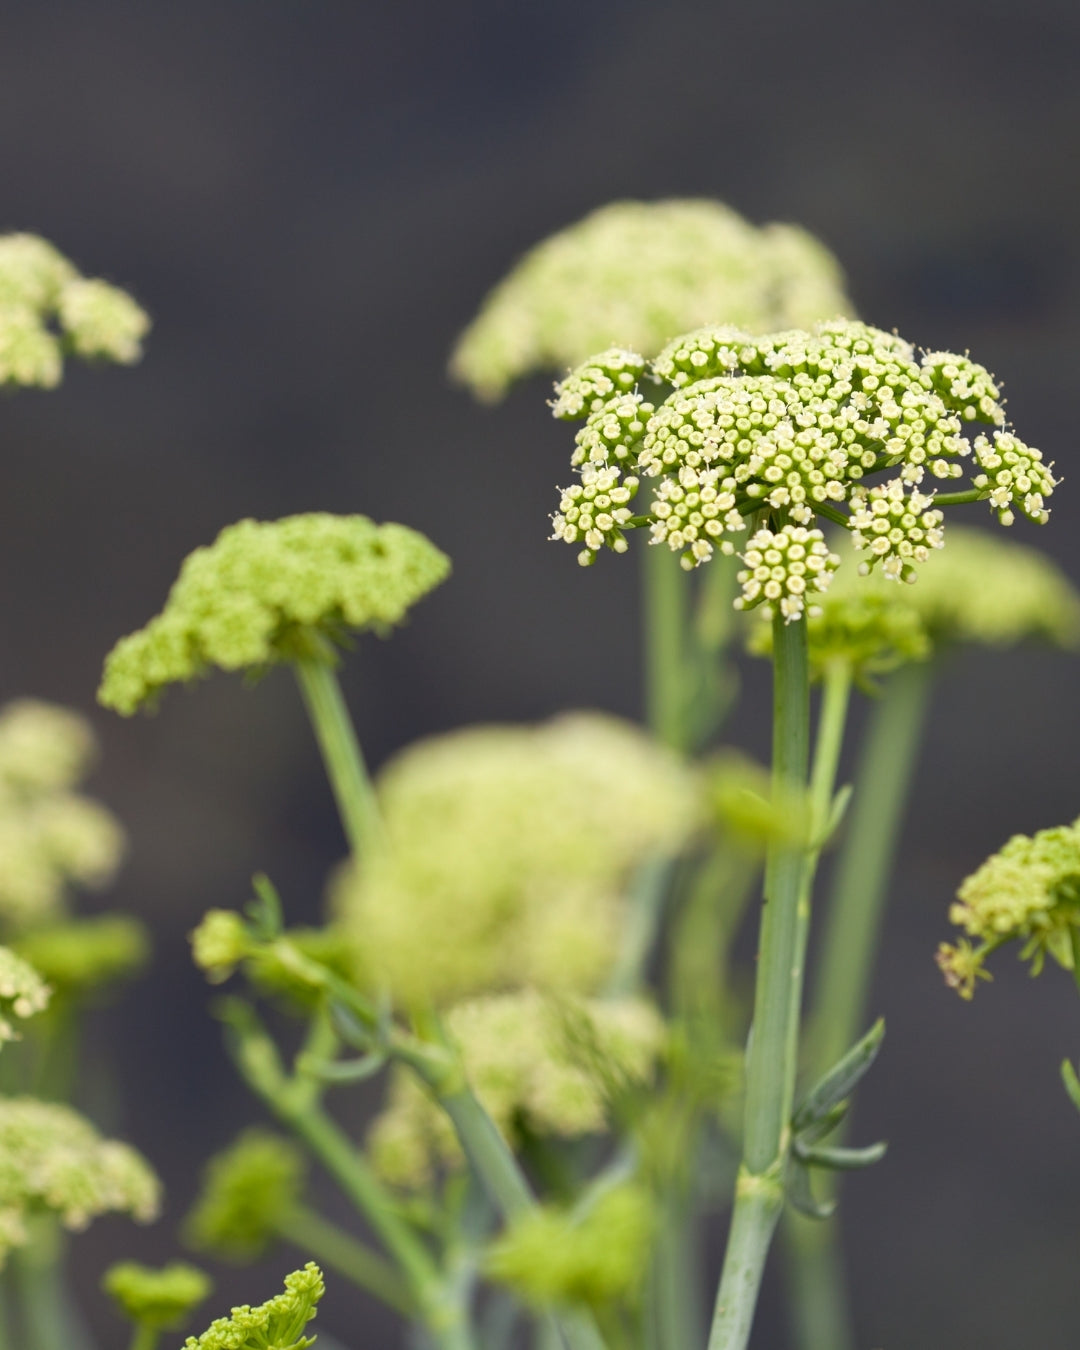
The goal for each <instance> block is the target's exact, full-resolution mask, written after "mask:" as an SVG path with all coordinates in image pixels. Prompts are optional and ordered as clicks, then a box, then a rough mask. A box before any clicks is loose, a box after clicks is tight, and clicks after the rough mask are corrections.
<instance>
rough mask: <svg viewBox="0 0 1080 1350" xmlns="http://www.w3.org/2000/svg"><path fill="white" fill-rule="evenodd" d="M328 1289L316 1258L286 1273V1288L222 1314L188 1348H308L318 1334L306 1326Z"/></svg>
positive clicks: (238, 1349)
mask: <svg viewBox="0 0 1080 1350" xmlns="http://www.w3.org/2000/svg"><path fill="white" fill-rule="evenodd" d="M325 1292H326V1286H325V1284H324V1283H323V1276H322V1271H321V1270H320V1269H319V1267H318V1266H317V1265H316V1264H315V1262H314V1261H309V1262H308V1263H307V1265H306V1266H305V1267H304V1268H303V1270H294V1271H293V1273H292V1274H291V1275H286V1276H285V1292H284V1293H283V1294H278V1295H277V1296H276V1297H275V1298H272V1299H269V1300H268V1301H267V1302H266V1303H262V1304H260V1305H259V1306H258V1307H257V1308H250V1307H248V1305H247V1304H246V1303H245V1304H243V1305H242V1306H241V1307H239V1308H233V1309H232V1311H231V1312H230V1314H229V1316H228V1317H219V1318H218V1319H217V1321H215V1322H212V1323H211V1324H210V1326H209V1328H208V1329H207V1330H206V1331H204V1332H203V1334H202V1335H201V1336H189V1337H188V1338H187V1340H186V1341H185V1342H184V1350H307V1347H308V1346H312V1345H314V1344H315V1337H314V1336H305V1335H304V1328H305V1327H306V1326H307V1324H308V1323H309V1322H310V1321H311V1319H312V1318H313V1317H314V1316H315V1312H316V1304H317V1303H318V1302H319V1300H320V1299H321V1298H322V1296H323V1294H324V1293H325Z"/></svg>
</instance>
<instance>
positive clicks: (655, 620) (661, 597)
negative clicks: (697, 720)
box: [643, 546, 689, 751]
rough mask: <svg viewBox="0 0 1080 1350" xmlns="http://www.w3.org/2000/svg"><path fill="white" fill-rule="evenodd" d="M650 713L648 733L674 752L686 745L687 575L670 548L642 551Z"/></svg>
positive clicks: (646, 691) (646, 705) (646, 701)
mask: <svg viewBox="0 0 1080 1350" xmlns="http://www.w3.org/2000/svg"><path fill="white" fill-rule="evenodd" d="M643 553H644V558H643V567H644V602H645V603H644V606H643V613H644V627H645V634H644V637H645V708H646V720H647V721H648V724H649V728H650V730H651V731H652V733H653V735H655V736H656V737H657V739H659V740H661V741H663V742H664V744H665V745H670V746H671V748H672V749H673V750H680V751H684V750H686V749H687V743H686V712H687V708H686V673H687V657H688V655H689V653H688V650H687V637H686V623H687V595H686V580H687V578H686V573H685V572H684V571H683V570H682V568H681V567H680V566H679V559H678V558H677V557H676V556H675V554H674V553H672V551H671V550H670V549H668V548H663V547H658V546H649V547H647V548H645V549H644V550H643Z"/></svg>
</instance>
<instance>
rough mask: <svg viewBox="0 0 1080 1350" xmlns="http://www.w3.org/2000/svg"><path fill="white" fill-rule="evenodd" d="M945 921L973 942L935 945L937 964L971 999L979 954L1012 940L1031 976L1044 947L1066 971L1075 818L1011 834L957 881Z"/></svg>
mask: <svg viewBox="0 0 1080 1350" xmlns="http://www.w3.org/2000/svg"><path fill="white" fill-rule="evenodd" d="M949 919H950V920H951V922H952V923H954V924H956V925H957V926H958V927H960V928H962V929H963V930H964V931H965V932H966V934H967V935H968V937H969V938H975V939H977V940H978V941H979V946H978V947H974V948H973V947H972V946H971V944H970V943H969V942H966V941H963V940H961V942H960V943H959V944H958V945H957V946H951V945H950V944H948V943H942V945H941V947H940V948H939V950H938V958H937V959H938V964H939V965H940V966H941V969H942V971H943V972H944V974H945V979H946V981H947V982H948V983H949V984H950V985H951V986H952V987H953V988H955V989H956V990H957V991H958V992H959V994H960V995H961V997H963V998H971V996H972V994H973V992H974V989H975V981H976V979H980V978H988V976H987V974H986V972H985V971H984V970H983V968H982V966H983V962H984V961H985V959H986V957H987V956H988V955H989V954H990V953H991V952H992V951H993V950H994V949H995V948H997V947H1000V946H1001V945H1002V944H1003V943H1005V942H1009V941H1019V942H1021V943H1022V944H1023V945H1022V947H1021V950H1020V956H1021V959H1023V960H1025V961H1028V960H1030V962H1031V972H1032V974H1033V975H1037V974H1038V973H1039V971H1041V970H1042V967H1043V963H1044V961H1045V959H1046V955H1047V953H1049V954H1050V955H1051V956H1052V957H1053V958H1054V959H1055V960H1056V961H1057V962H1058V964H1059V965H1062V966H1064V967H1065V968H1066V969H1067V970H1072V969H1074V967H1075V960H1076V950H1077V948H1076V943H1077V940H1078V938H1080V821H1076V822H1074V823H1073V824H1072V825H1059V826H1057V827H1056V828H1054V829H1050V830H1039V831H1038V833H1036V834H1035V835H1033V836H1028V835H1026V834H1016V835H1013V837H1012V838H1011V839H1010V840H1009V841H1008V843H1007V844H1006V845H1005V846H1004V848H1002V849H1000V850H999V851H998V852H997V853H995V854H993V855H992V856H991V857H989V858H988V859H987V860H986V862H984V863H983V864H982V866H981V867H980V868H978V870H977V871H975V872H973V873H972V874H971V876H969V877H968V878H967V880H966V881H965V882H964V883H963V885H962V886H961V887H960V889H959V891H958V892H957V903H956V904H954V905H953V906H952V908H951V909H950V910H949Z"/></svg>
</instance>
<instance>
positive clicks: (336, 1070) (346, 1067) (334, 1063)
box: [303, 1050, 387, 1083]
mask: <svg viewBox="0 0 1080 1350" xmlns="http://www.w3.org/2000/svg"><path fill="white" fill-rule="evenodd" d="M386 1059H387V1057H386V1054H385V1053H384V1052H383V1051H381V1050H376V1051H373V1052H372V1053H371V1054H370V1055H364V1056H362V1057H361V1058H360V1059H339V1060H328V1059H311V1060H305V1061H304V1066H303V1067H304V1072H305V1073H306V1074H307V1075H308V1076H309V1077H311V1078H318V1079H320V1080H321V1081H322V1082H324V1083H361V1082H363V1081H364V1079H365V1078H374V1076H375V1075H376V1074H377V1073H378V1072H379V1070H380V1069H381V1068H382V1067H383V1066H384V1065H385V1063H386Z"/></svg>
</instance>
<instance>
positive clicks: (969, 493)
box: [934, 488, 990, 506]
mask: <svg viewBox="0 0 1080 1350" xmlns="http://www.w3.org/2000/svg"><path fill="white" fill-rule="evenodd" d="M989 496H990V492H989V489H987V488H966V489H965V490H964V491H963V492H939V493H937V494H936V495H935V497H934V505H935V506H963V505H964V504H965V502H984V501H985V500H986V499H987V497H989Z"/></svg>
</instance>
